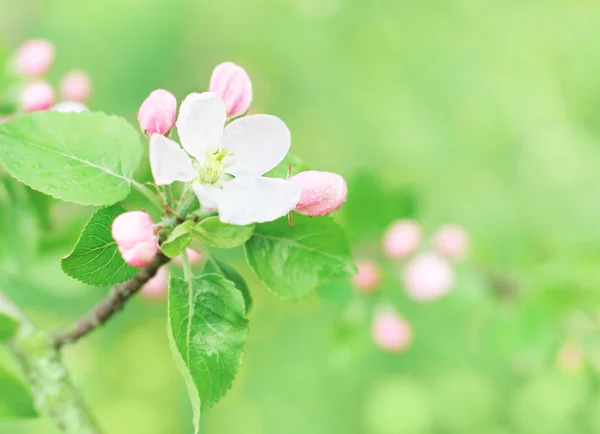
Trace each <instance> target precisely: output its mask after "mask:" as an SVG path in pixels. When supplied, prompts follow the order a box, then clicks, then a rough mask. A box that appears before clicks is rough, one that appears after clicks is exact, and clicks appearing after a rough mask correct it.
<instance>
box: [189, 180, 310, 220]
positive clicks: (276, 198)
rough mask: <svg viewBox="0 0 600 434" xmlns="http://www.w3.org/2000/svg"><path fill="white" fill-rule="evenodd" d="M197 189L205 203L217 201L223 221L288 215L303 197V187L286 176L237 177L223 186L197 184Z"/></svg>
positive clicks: (195, 188) (211, 203)
mask: <svg viewBox="0 0 600 434" xmlns="http://www.w3.org/2000/svg"><path fill="white" fill-rule="evenodd" d="M194 192H195V193H196V195H197V196H198V199H199V200H200V202H201V203H202V204H203V205H204V206H206V204H210V205H214V207H215V208H216V209H217V210H218V212H219V218H220V220H221V221H222V222H223V223H230V224H233V225H248V224H251V223H262V222H269V221H273V220H276V219H278V218H279V217H283V216H284V215H286V214H287V213H288V212H290V211H291V210H292V209H293V208H294V206H295V205H296V203H298V200H300V196H301V195H302V188H300V186H298V185H296V184H293V183H291V182H287V181H285V180H283V179H272V178H255V179H242V178H235V179H233V180H231V181H227V182H225V183H223V188H222V189H219V188H216V187H213V186H207V185H202V184H196V185H195V186H194Z"/></svg>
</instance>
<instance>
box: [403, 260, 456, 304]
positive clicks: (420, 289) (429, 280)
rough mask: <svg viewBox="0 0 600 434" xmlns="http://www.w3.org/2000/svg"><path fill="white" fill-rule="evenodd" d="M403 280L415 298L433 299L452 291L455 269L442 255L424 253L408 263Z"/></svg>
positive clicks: (421, 299)
mask: <svg viewBox="0 0 600 434" xmlns="http://www.w3.org/2000/svg"><path fill="white" fill-rule="evenodd" d="M402 280H403V282H404V286H405V287H406V291H407V292H408V294H409V295H410V296H411V297H412V298H413V299H414V300H418V301H432V300H435V299H437V298H439V297H441V296H442V295H444V294H446V293H447V292H448V291H450V289H451V288H452V285H453V284H454V270H453V269H452V266H451V265H450V264H449V263H448V262H447V261H446V260H445V259H444V258H442V257H441V256H438V255H436V254H435V253H423V254H421V255H419V256H417V257H415V258H414V259H412V260H410V261H409V262H408V264H406V266H405V267H404V270H403V271H402Z"/></svg>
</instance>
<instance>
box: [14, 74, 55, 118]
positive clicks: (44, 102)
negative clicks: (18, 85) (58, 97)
mask: <svg viewBox="0 0 600 434" xmlns="http://www.w3.org/2000/svg"><path fill="white" fill-rule="evenodd" d="M52 104H54V90H53V89H52V87H51V86H50V85H49V84H48V83H46V82H45V81H34V82H32V83H29V84H28V85H26V86H25V88H24V89H23V92H22V93H21V107H23V110H25V111H26V112H29V113H31V112H36V111H40V110H48V109H49V108H50V107H52Z"/></svg>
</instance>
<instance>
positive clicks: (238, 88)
mask: <svg viewBox="0 0 600 434" xmlns="http://www.w3.org/2000/svg"><path fill="white" fill-rule="evenodd" d="M209 89H210V91H211V92H214V93H216V94H217V95H219V96H220V97H221V99H222V100H223V102H224V103H225V106H226V107H227V116H228V117H232V118H233V117H238V116H241V115H243V114H244V113H246V111H248V108H249V107H250V103H251V102H252V82H251V81H250V77H248V74H247V73H246V71H244V69H243V68H242V67H240V66H238V65H236V64H235V63H232V62H225V63H221V64H220V65H218V66H217V67H216V68H215V69H214V71H213V73H212V76H211V78H210V88H209Z"/></svg>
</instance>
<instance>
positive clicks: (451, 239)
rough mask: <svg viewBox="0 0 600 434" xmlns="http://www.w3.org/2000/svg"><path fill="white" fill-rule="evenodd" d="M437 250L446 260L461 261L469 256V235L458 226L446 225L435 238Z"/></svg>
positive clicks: (434, 243)
mask: <svg viewBox="0 0 600 434" xmlns="http://www.w3.org/2000/svg"><path fill="white" fill-rule="evenodd" d="M433 245H434V248H435V250H436V251H437V252H438V253H440V254H441V255H443V256H445V257H446V258H448V259H450V260H453V261H460V260H461V259H464V258H465V256H467V251H468V250H469V235H468V234H467V231H466V230H465V229H464V228H462V227H461V226H458V225H444V226H442V227H441V228H439V229H438V230H437V232H436V233H435V234H434V236H433Z"/></svg>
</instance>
